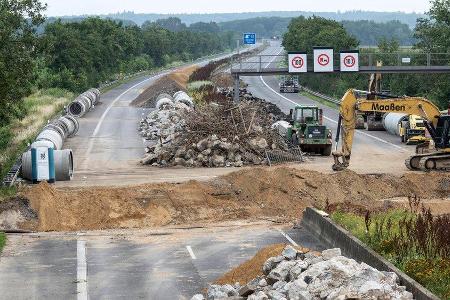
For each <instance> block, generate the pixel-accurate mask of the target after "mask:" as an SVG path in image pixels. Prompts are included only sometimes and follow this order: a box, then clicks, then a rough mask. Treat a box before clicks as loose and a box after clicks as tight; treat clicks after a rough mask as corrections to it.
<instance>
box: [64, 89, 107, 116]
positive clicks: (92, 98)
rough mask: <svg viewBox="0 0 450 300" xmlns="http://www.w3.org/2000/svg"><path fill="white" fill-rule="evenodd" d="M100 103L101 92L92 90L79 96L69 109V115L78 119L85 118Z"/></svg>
mask: <svg viewBox="0 0 450 300" xmlns="http://www.w3.org/2000/svg"><path fill="white" fill-rule="evenodd" d="M99 101H100V91H99V90H98V89H90V90H88V91H86V92H84V93H83V94H81V95H79V96H78V97H77V98H76V99H75V100H74V101H72V103H70V104H69V105H68V107H67V113H68V114H70V115H72V116H74V117H76V118H81V117H83V116H84V115H85V114H86V113H87V112H88V111H90V110H91V109H92V108H94V107H95V104H97V103H98V102H99Z"/></svg>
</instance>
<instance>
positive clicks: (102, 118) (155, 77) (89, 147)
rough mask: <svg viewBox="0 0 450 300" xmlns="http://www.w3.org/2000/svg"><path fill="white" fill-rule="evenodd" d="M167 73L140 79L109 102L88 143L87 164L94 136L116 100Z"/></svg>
mask: <svg viewBox="0 0 450 300" xmlns="http://www.w3.org/2000/svg"><path fill="white" fill-rule="evenodd" d="M167 73H168V72H164V73H161V74H158V75H154V76H151V77H149V78H147V79H144V80H143V81H140V82H139V83H137V84H135V85H133V86H132V87H130V88H129V89H127V90H126V91H125V92H123V93H122V94H120V95H119V96H117V98H116V99H114V100H113V101H112V102H111V104H109V106H108V107H107V108H106V110H105V111H104V112H103V114H102V116H101V117H100V119H99V121H98V123H97V126H96V127H95V129H94V132H93V133H92V136H91V138H90V139H89V145H88V148H87V150H86V153H85V161H84V162H85V164H87V162H88V160H89V155H90V154H91V152H92V149H93V148H94V139H93V138H94V137H96V136H97V134H98V132H99V131H100V128H101V127H102V124H103V122H104V121H105V118H106V116H107V115H108V113H109V111H110V110H111V108H112V107H113V106H114V105H115V104H116V102H117V101H119V100H120V98H122V97H123V96H124V95H125V94H126V93H128V92H129V91H131V90H132V89H134V88H136V87H137V86H139V85H141V84H143V83H145V82H147V81H150V80H152V79H157V78H159V77H161V76H163V75H165V74H167Z"/></svg>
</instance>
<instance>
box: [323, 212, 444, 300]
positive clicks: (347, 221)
mask: <svg viewBox="0 0 450 300" xmlns="http://www.w3.org/2000/svg"><path fill="white" fill-rule="evenodd" d="M412 211H413V210H412ZM331 216H332V219H333V220H334V221H335V222H337V223H338V224H340V225H341V226H343V227H344V228H345V229H347V230H348V231H350V232H351V233H352V234H353V235H354V236H356V237H357V238H358V239H360V240H361V241H362V242H364V243H365V244H367V245H369V246H370V247H371V248H372V249H373V250H375V251H376V252H378V253H380V254H381V255H383V256H384V257H385V258H386V259H388V260H389V261H391V262H392V263H393V264H394V265H395V266H397V267H398V268H399V269H400V270H402V271H403V272H405V273H406V274H408V275H409V276H410V277H412V278H414V279H415V280H416V281H418V282H419V283H420V284H421V285H423V286H424V287H426V288H427V289H428V290H430V291H431V292H433V293H434V294H435V295H437V296H439V297H440V298H441V299H450V250H449V249H450V230H449V226H450V217H448V216H439V217H435V216H431V213H430V212H429V211H428V212H427V211H424V210H422V211H420V212H418V213H416V212H411V211H403V210H390V211H387V212H386V211H385V212H379V213H374V214H372V215H371V214H367V213H366V215H360V214H357V213H354V212H345V211H340V210H337V211H335V212H334V213H332V215H331Z"/></svg>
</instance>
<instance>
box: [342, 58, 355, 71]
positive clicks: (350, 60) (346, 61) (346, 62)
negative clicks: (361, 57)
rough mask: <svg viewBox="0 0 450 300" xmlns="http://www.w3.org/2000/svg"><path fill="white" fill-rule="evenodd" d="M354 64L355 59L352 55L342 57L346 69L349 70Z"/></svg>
mask: <svg viewBox="0 0 450 300" xmlns="http://www.w3.org/2000/svg"><path fill="white" fill-rule="evenodd" d="M355 63H356V58H355V57H354V56H353V55H347V56H346V57H344V65H345V66H346V67H347V68H351V67H353V66H354V65H355Z"/></svg>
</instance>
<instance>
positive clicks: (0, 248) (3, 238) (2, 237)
mask: <svg viewBox="0 0 450 300" xmlns="http://www.w3.org/2000/svg"><path fill="white" fill-rule="evenodd" d="M5 243H6V236H5V234H4V233H3V232H0V254H1V253H2V251H3V247H4V246H5Z"/></svg>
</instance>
